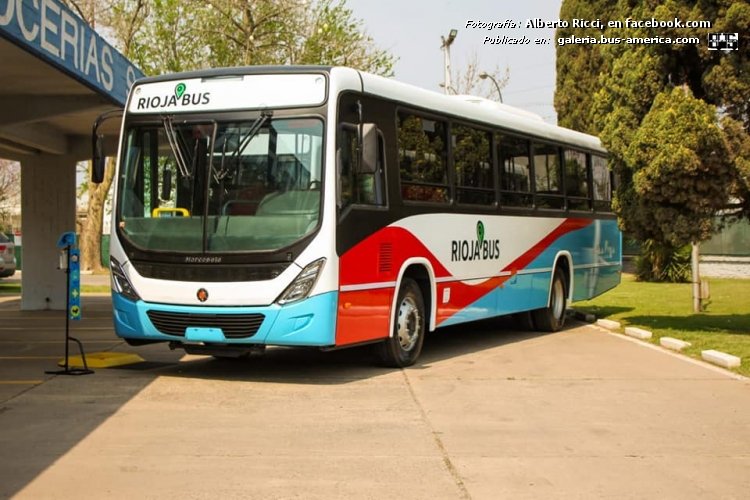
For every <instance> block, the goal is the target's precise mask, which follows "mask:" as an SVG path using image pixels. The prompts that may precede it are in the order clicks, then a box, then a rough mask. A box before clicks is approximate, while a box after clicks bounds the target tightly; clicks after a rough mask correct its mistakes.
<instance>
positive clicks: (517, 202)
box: [495, 135, 533, 207]
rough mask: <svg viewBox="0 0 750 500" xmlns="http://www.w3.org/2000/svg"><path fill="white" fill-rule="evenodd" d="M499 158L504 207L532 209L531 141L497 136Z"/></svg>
mask: <svg viewBox="0 0 750 500" xmlns="http://www.w3.org/2000/svg"><path fill="white" fill-rule="evenodd" d="M495 144H497V149H498V151H497V158H498V163H499V167H500V191H501V194H500V201H501V203H502V204H503V205H507V206H516V207H531V206H532V204H533V199H532V195H531V161H530V160H529V141H527V140H525V139H520V138H517V137H508V136H503V135H497V136H496V137H495Z"/></svg>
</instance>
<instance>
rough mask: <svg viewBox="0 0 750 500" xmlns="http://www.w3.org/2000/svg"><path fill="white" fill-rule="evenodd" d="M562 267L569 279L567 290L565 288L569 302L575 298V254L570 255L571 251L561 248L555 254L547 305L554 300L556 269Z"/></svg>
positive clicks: (567, 279)
mask: <svg viewBox="0 0 750 500" xmlns="http://www.w3.org/2000/svg"><path fill="white" fill-rule="evenodd" d="M558 267H559V268H560V269H562V271H563V273H565V278H566V281H567V286H568V288H567V290H565V293H566V295H567V296H566V297H565V298H566V300H567V301H568V303H570V301H571V300H572V298H573V256H572V255H570V252H569V251H567V250H560V251H559V252H557V255H555V261H554V263H553V264H552V275H551V276H550V280H549V287H548V289H547V307H549V305H550V300H552V283H553V281H554V277H555V271H557V268H558Z"/></svg>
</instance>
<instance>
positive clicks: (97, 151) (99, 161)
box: [91, 109, 122, 184]
mask: <svg viewBox="0 0 750 500" xmlns="http://www.w3.org/2000/svg"><path fill="white" fill-rule="evenodd" d="M119 116H122V110H121V109H112V110H110V111H105V112H104V113H102V114H101V115H99V116H98V117H97V118H96V120H94V126H93V128H92V130H91V146H92V149H93V150H92V152H91V182H93V183H94V184H101V183H102V181H103V180H104V162H105V161H106V160H107V155H106V154H105V153H104V134H101V133H99V126H101V125H102V123H104V122H105V121H107V120H109V119H111V118H115V117H119Z"/></svg>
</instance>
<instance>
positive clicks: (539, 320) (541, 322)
mask: <svg viewBox="0 0 750 500" xmlns="http://www.w3.org/2000/svg"><path fill="white" fill-rule="evenodd" d="M567 292H568V283H567V280H566V279H565V273H563V271H562V270H561V269H560V268H559V267H558V268H557V269H555V274H554V275H553V277H552V289H551V291H550V297H549V305H548V306H547V307H543V308H541V309H536V310H534V311H532V312H531V315H532V316H533V318H534V325H535V326H536V328H537V330H541V331H543V332H556V331H558V330H560V329H561V328H562V327H563V324H564V323H565V310H566V308H567V296H568V293H567Z"/></svg>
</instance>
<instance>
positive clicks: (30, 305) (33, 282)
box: [21, 154, 76, 311]
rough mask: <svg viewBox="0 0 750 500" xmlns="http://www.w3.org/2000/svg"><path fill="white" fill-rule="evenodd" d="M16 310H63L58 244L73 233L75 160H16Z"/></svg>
mask: <svg viewBox="0 0 750 500" xmlns="http://www.w3.org/2000/svg"><path fill="white" fill-rule="evenodd" d="M21 220H22V222H21V225H22V226H21V227H22V230H23V247H22V251H23V269H22V280H23V281H22V289H23V292H22V295H21V309H22V310H25V311H38V310H44V309H51V310H56V311H62V310H64V309H65V298H66V297H65V296H66V293H67V291H66V289H65V274H64V272H63V271H60V270H58V264H59V259H58V249H57V240H58V239H59V237H60V235H61V234H62V233H64V232H66V231H75V229H76V224H75V222H76V159H75V158H73V157H71V156H58V155H47V154H41V155H36V156H33V157H29V158H28V159H25V160H22V161H21Z"/></svg>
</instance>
